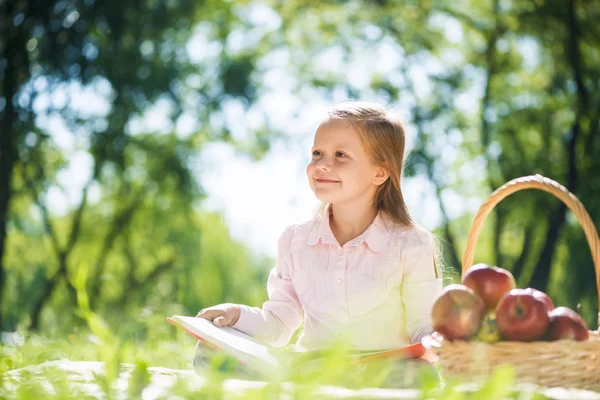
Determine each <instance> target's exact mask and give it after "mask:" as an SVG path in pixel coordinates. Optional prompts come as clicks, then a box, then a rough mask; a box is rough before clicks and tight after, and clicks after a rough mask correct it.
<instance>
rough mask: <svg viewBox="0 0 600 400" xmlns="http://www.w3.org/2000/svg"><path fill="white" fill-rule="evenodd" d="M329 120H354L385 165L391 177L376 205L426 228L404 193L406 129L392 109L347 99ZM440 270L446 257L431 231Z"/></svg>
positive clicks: (397, 220)
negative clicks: (412, 209) (417, 220)
mask: <svg viewBox="0 0 600 400" xmlns="http://www.w3.org/2000/svg"><path fill="white" fill-rule="evenodd" d="M326 117H327V118H326V119H328V120H345V121H348V122H350V123H351V124H352V125H353V126H354V127H355V128H356V130H357V132H358V133H359V135H360V138H361V141H362V144H363V146H364V147H365V150H366V152H367V154H369V155H370V157H371V161H373V163H374V164H376V165H380V166H382V167H384V168H385V169H386V170H387V171H388V173H389V177H388V179H387V180H386V181H385V182H384V183H383V184H382V185H380V186H379V188H378V189H377V192H376V193H375V207H376V209H377V210H381V211H383V212H385V213H386V214H387V216H389V217H390V218H391V219H392V220H393V221H394V222H395V223H397V224H399V225H401V226H404V227H412V228H417V227H418V228H420V229H423V230H425V231H426V229H424V228H423V227H421V226H420V225H419V224H417V223H416V222H415V221H414V220H413V218H412V217H411V215H410V213H409V211H408V207H407V205H406V202H405V201H404V196H403V195H402V172H403V171H404V162H405V156H404V150H405V132H404V124H403V123H402V120H401V119H400V118H399V117H396V116H395V115H394V114H393V113H391V112H388V111H387V110H386V109H385V108H384V107H383V106H382V105H380V104H377V103H369V102H362V101H346V102H343V103H340V104H338V105H336V106H334V107H333V108H331V109H330V110H329V111H328V112H327V116H326ZM428 233H429V237H430V240H431V244H432V248H433V253H434V266H435V268H436V273H437V274H438V276H439V275H441V271H442V261H443V260H442V259H441V251H440V250H441V249H440V247H441V246H440V243H439V241H438V239H437V237H436V236H435V235H434V234H433V233H431V232H428Z"/></svg>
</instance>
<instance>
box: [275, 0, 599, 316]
mask: <svg viewBox="0 0 600 400" xmlns="http://www.w3.org/2000/svg"><path fill="white" fill-rule="evenodd" d="M272 4H273V5H274V7H275V8H276V9H277V10H278V12H279V13H280V15H281V17H282V20H283V23H282V25H283V26H284V27H285V32H286V33H285V34H284V35H282V43H283V44H282V46H284V47H285V46H287V47H289V49H288V51H289V52H290V53H291V54H296V55H298V56H297V57H294V59H295V60H297V61H298V65H297V66H296V71H297V73H298V74H299V75H302V76H304V77H305V78H304V79H299V82H300V84H299V86H300V87H305V86H306V85H307V82H310V83H311V84H312V86H313V87H315V86H316V87H318V88H319V89H320V90H321V91H322V92H323V93H328V94H329V95H330V96H331V98H332V99H333V100H343V99H345V98H346V97H350V98H363V99H374V100H376V101H385V102H388V103H392V104H395V105H399V106H400V108H402V109H403V110H409V113H408V118H407V120H408V125H409V127H410V128H414V131H415V136H416V141H415V144H414V146H413V151H412V154H411V157H410V158H409V162H410V164H409V168H408V170H407V171H408V173H409V175H411V176H419V175H420V176H425V177H427V179H428V180H429V181H430V182H431V183H432V184H433V187H434V190H433V193H435V194H436V196H437V197H438V203H439V207H440V215H441V227H440V228H441V235H442V238H443V239H444V242H445V243H446V244H447V245H448V246H446V248H445V254H446V259H447V260H448V261H449V263H450V264H451V265H453V266H454V267H457V268H458V267H459V265H460V261H459V260H460V257H459V256H458V253H459V250H460V248H461V246H464V242H465V241H464V239H466V237H467V230H468V228H469V224H466V223H465V218H464V217H461V218H457V217H456V211H454V214H455V215H454V216H453V215H452V213H450V212H449V208H453V209H456V208H457V206H459V207H458V209H459V210H460V209H461V208H462V210H461V211H460V213H462V214H463V215H468V214H466V213H473V214H474V211H475V210H474V209H472V208H466V207H460V205H465V204H474V203H475V202H477V203H479V204H480V203H481V202H482V201H483V200H484V199H485V198H486V196H487V195H488V194H489V193H490V192H491V191H492V190H494V189H496V188H497V187H499V186H500V185H502V184H503V183H505V182H507V181H508V180H510V179H512V178H516V177H519V176H524V175H530V174H534V173H540V174H543V175H545V176H548V177H550V178H552V179H555V180H557V181H559V182H561V183H563V184H564V185H565V186H566V187H567V188H568V189H569V190H571V191H572V192H573V193H574V194H575V195H576V196H577V197H578V198H579V199H580V200H581V201H582V202H583V204H584V205H585V206H586V207H587V208H588V211H589V213H590V214H591V216H592V219H593V220H594V221H598V220H600V215H599V214H598V213H599V212H600V211H599V210H598V204H599V202H598V193H600V192H599V191H598V187H599V185H600V181H599V177H600V175H599V174H598V171H600V165H599V164H598V160H597V157H594V156H593V155H594V154H597V153H598V147H599V146H600V143H599V140H598V137H599V136H600V135H598V133H599V116H600V113H599V112H598V107H597V104H598V102H599V101H600V87H599V85H598V82H599V81H600V80H599V79H598V74H599V73H600V71H599V69H598V68H597V65H598V55H599V53H598V49H600V42H599V41H598V38H599V37H600V35H598V32H597V31H598V27H597V24H596V23H595V21H596V20H597V18H598V14H599V13H600V3H599V2H597V1H592V2H582V1H575V0H573V1H568V2H562V1H554V0H547V1H541V2H536V3H535V4H534V3H519V4H513V3H505V2H500V1H499V0H492V1H487V2H483V3H482V2H474V1H468V2H465V3H461V4H452V5H449V4H445V3H443V2H435V1H434V2H426V3H418V4H417V3H415V4H411V3H397V2H388V1H377V2H370V3H363V2H359V1H354V2H347V3H344V4H343V5H341V4H339V2H335V1H330V2H325V3H323V2H322V3H321V5H320V6H319V7H318V8H316V7H310V8H309V7H304V6H302V5H300V4H299V3H293V2H286V3H285V4H284V3H281V2H273V3H272ZM300 31H303V32H306V31H309V32H310V34H306V35H302V34H300ZM316 43H318V45H315V44H316ZM300 55H301V56H300ZM328 56H329V57H335V58H337V59H339V60H342V62H343V63H344V64H345V66H344V68H343V69H338V70H333V69H331V68H328V65H325V67H323V64H321V63H319V62H315V60H319V58H320V57H328ZM331 64H332V63H330V64H329V65H331ZM357 69H358V70H361V71H362V72H363V76H358V75H356V74H353V73H352V72H353V71H355V70H357ZM349 71H350V72H349ZM365 75H366V77H365ZM356 78H359V79H358V80H356ZM298 91H300V88H298ZM457 202H459V204H457ZM459 215H460V214H459ZM565 229H567V230H568V232H570V233H568V234H567V233H565ZM480 242H481V243H479V245H478V248H477V250H478V251H477V253H476V260H480V261H482V262H488V263H490V264H497V265H500V266H503V267H505V268H508V269H512V270H513V271H514V272H515V275H516V276H517V277H518V280H519V284H520V285H521V286H533V287H537V288H539V289H542V290H548V291H550V293H551V294H552V296H553V297H554V298H555V301H556V302H557V303H559V304H565V305H570V306H572V307H575V305H576V304H577V302H579V301H581V302H584V303H585V304H586V305H587V307H585V306H584V309H583V311H584V315H585V316H586V319H587V320H588V321H592V320H593V319H595V316H596V312H597V301H595V299H596V296H597V293H596V290H595V287H594V281H593V280H591V279H589V278H590V276H592V274H593V272H592V269H593V268H592V267H591V265H592V263H591V258H590V257H589V254H590V252H589V249H587V247H588V246H587V244H586V243H585V239H584V237H583V234H582V232H581V229H580V228H579V227H578V226H577V224H576V223H575V222H574V221H573V220H569V219H568V217H567V213H566V208H565V207H564V205H561V204H558V201H557V200H556V199H553V198H552V197H551V196H549V195H548V194H546V193H541V192H540V193H535V192H533V193H529V192H527V193H519V194H515V195H513V196H511V198H509V199H507V200H505V201H504V202H502V203H501V204H500V205H498V207H496V209H495V211H494V213H493V216H492V217H491V218H490V221H489V222H487V223H486V231H485V235H484V236H483V237H482V238H481V240H480ZM586 249H587V250H586ZM559 253H562V254H560V255H559ZM564 281H567V282H569V284H568V285H567V287H569V288H570V290H569V291H565V290H564V289H565V285H564V284H563V283H564ZM576 287H583V288H584V289H583V292H581V291H578V290H577V289H575V288H576ZM582 293H585V295H582ZM594 323H595V321H594Z"/></svg>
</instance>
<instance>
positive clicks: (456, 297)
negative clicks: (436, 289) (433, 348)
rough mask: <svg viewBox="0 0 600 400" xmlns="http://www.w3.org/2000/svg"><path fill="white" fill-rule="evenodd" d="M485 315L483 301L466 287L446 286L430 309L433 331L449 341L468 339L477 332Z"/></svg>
mask: <svg viewBox="0 0 600 400" xmlns="http://www.w3.org/2000/svg"><path fill="white" fill-rule="evenodd" d="M484 313H485V306H484V304H483V301H482V300H481V299H480V298H479V297H478V296H477V295H476V294H475V292H473V291H472V290H471V289H469V288H468V287H466V286H463V285H457V284H454V285H448V286H446V287H445V288H444V289H443V290H442V292H441V293H440V294H439V295H438V297H437V298H436V299H435V302H434V303H433V307H432V309H431V320H432V322H433V329H434V330H436V331H437V332H439V333H441V334H442V335H443V336H444V337H445V338H447V339H449V340H455V339H457V340H461V339H468V338H469V337H471V336H473V335H474V334H476V333H477V331H478V330H479V326H480V325H481V320H482V319H483V315H484Z"/></svg>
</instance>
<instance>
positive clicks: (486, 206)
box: [462, 175, 600, 323]
mask: <svg viewBox="0 0 600 400" xmlns="http://www.w3.org/2000/svg"><path fill="white" fill-rule="evenodd" d="M523 189H540V190H543V191H545V192H548V193H550V194H553V195H554V196H556V197H558V198H559V199H560V200H561V201H562V202H563V203H565V205H566V206H567V207H569V209H570V210H571V211H572V212H573V214H575V216H576V217H577V221H578V222H579V224H580V225H581V227H582V228H583V231H584V232H585V237H586V239H587V242H588V245H589V246H590V250H591V251H592V260H593V262H594V270H595V274H596V290H597V292H598V306H599V309H600V239H598V231H597V230H596V227H595V226H594V223H593V222H592V219H591V218H590V215H589V214H588V212H587V211H586V210H585V208H584V207H583V204H581V202H580V201H579V199H578V198H577V197H575V196H574V195H573V194H572V193H571V192H569V191H568V190H567V188H565V187H564V186H562V185H561V184H559V183H558V182H555V181H553V180H552V179H549V178H546V177H544V176H541V175H529V176H523V177H521V178H516V179H513V180H511V181H509V182H507V183H505V184H504V185H502V186H501V187H499V188H498V189H496V190H495V191H494V192H493V193H492V194H491V195H490V197H489V198H488V199H487V201H486V202H485V203H483V204H482V205H481V207H480V208H479V211H477V215H476V216H475V219H474V220H473V225H472V226H471V230H470V232H469V236H468V238H467V246H466V248H465V252H464V254H463V259H462V272H463V274H464V272H465V271H466V270H467V269H469V268H470V267H471V265H472V263H473V255H474V253H475V244H476V243H477V239H478V238H479V232H480V231H481V227H482V225H483V221H484V220H485V218H486V217H487V216H488V215H489V213H490V212H491V211H492V209H493V208H494V207H495V206H496V205H497V204H498V203H500V202H501V201H502V200H503V199H504V198H506V197H507V196H509V195H511V194H512V193H515V192H518V191H519V190H523ZM598 319H599V323H600V313H599V314H598Z"/></svg>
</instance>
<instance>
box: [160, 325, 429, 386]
mask: <svg viewBox="0 0 600 400" xmlns="http://www.w3.org/2000/svg"><path fill="white" fill-rule="evenodd" d="M167 321H169V322H170V323H172V324H173V325H175V326H178V327H180V328H182V329H183V330H185V331H186V332H187V333H189V334H190V335H192V336H194V337H195V338H197V339H199V340H201V341H203V342H205V343H206V344H207V345H208V346H211V347H214V348H217V349H220V350H223V351H225V352H227V353H228V354H229V355H231V356H232V357H234V358H236V359H237V360H238V361H240V362H241V363H243V364H245V365H246V366H248V367H249V368H251V369H253V370H255V371H257V372H259V373H260V374H263V375H265V376H275V375H280V374H281V373H282V371H286V370H288V369H289V368H290V366H292V364H294V363H296V364H297V363H298V362H299V361H302V362H306V361H310V360H317V359H319V358H323V356H324V355H325V354H327V352H326V351H324V350H314V351H307V352H297V351H294V350H289V348H283V349H282V348H276V347H272V346H269V345H266V344H263V343H260V342H258V341H257V340H256V339H255V338H253V337H252V336H250V335H247V334H245V333H243V332H240V331H238V330H236V329H234V328H231V327H228V326H226V327H217V326H215V325H214V324H213V323H212V322H211V321H208V320H205V319H202V318H195V317H186V316H181V315H173V316H172V317H171V318H167ZM426 352H427V350H426V349H425V347H423V345H421V344H420V343H417V344H413V345H410V346H406V347H401V348H398V349H389V350H378V351H353V352H351V353H347V354H346V353H345V354H344V357H345V358H344V359H345V362H348V363H356V362H367V361H371V360H374V359H380V358H419V357H422V358H427V357H426Z"/></svg>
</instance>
